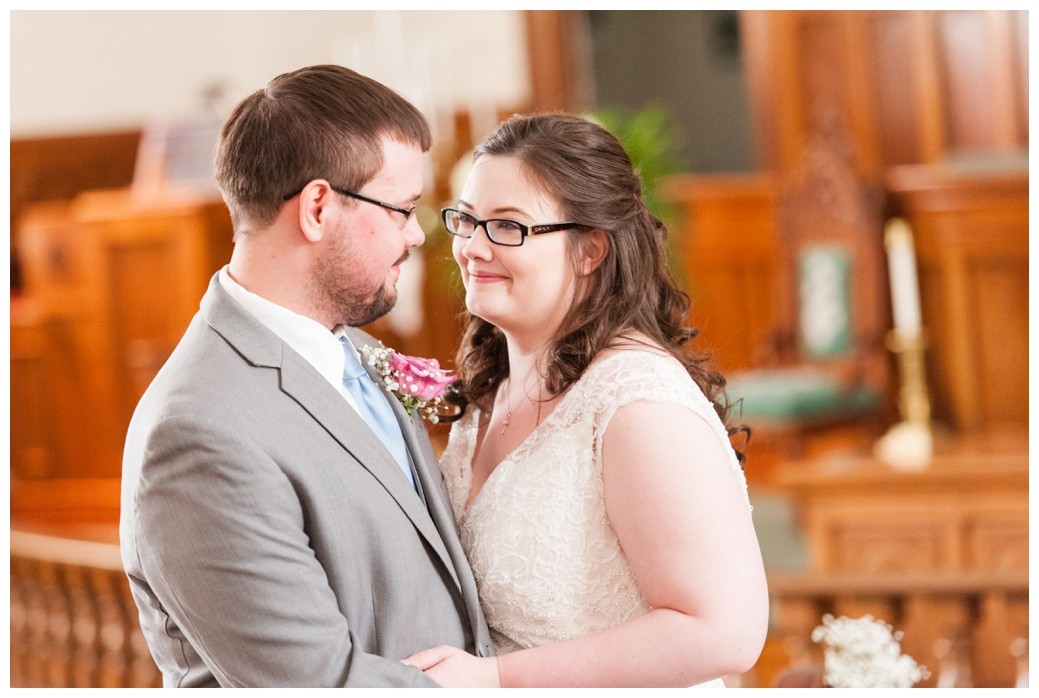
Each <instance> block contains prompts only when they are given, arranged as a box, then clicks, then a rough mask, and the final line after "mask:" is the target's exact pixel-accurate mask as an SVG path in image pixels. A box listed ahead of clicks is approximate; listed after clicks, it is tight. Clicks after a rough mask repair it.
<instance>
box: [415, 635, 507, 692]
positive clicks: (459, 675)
mask: <svg viewBox="0 0 1039 698" xmlns="http://www.w3.org/2000/svg"><path fill="white" fill-rule="evenodd" d="M403 661H404V663H405V664H411V665H413V666H416V667H418V668H419V669H421V670H422V671H424V672H426V674H427V675H429V678H431V679H433V680H434V681H436V682H437V683H438V684H440V685H441V686H446V687H448V688H500V687H501V682H500V680H499V678H498V660H496V659H495V658H494V657H474V656H473V655H471V654H469V653H467V652H465V651H463V650H460V649H458V648H457V647H450V646H448V645H441V646H439V647H434V648H432V649H428V650H423V651H421V652H416V653H415V654H413V655H411V656H410V657H408V658H407V659H404V660H403Z"/></svg>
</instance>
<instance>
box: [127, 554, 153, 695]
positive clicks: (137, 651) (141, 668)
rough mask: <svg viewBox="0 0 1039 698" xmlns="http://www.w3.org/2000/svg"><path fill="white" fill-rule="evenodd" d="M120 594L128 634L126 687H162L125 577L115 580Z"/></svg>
mask: <svg viewBox="0 0 1039 698" xmlns="http://www.w3.org/2000/svg"><path fill="white" fill-rule="evenodd" d="M117 584H118V587H119V589H120V590H121V592H122V601H123V611H124V613H125V614H126V616H125V617H126V628H127V632H128V633H129V638H128V640H127V652H128V660H127V661H128V664H129V674H128V683H127V686H129V687H132V688H158V687H161V686H162V673H161V672H160V671H159V667H157V666H156V665H155V660H154V659H152V655H151V650H150V649H148V641H147V640H145V639H144V633H143V632H141V623H140V616H139V614H138V611H137V604H136V603H134V600H133V594H132V593H131V592H130V583H129V581H128V580H127V579H126V576H125V575H123V574H121V573H120V575H119V580H117Z"/></svg>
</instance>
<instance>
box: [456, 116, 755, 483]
mask: <svg viewBox="0 0 1039 698" xmlns="http://www.w3.org/2000/svg"><path fill="white" fill-rule="evenodd" d="M484 156H510V157H514V158H517V159H518V160H519V161H520V162H521V163H522V164H523V167H524V169H525V171H526V173H527V175H528V176H529V177H530V178H531V179H532V181H534V182H535V183H537V184H538V185H539V186H540V187H541V188H542V189H543V190H544V191H545V192H546V193H548V194H549V195H551V196H553V197H554V198H555V199H556V201H557V202H558V203H559V204H560V205H561V206H562V209H563V212H564V214H565V219H566V220H570V221H576V222H578V223H580V224H581V228H580V229H578V230H577V231H568V232H564V233H563V234H564V235H566V236H567V252H568V256H569V258H570V262H571V265H572V266H573V267H574V270H575V274H574V278H575V279H576V280H577V288H576V289H575V294H574V298H575V302H574V304H573V306H572V307H571V308H570V310H569V312H568V313H567V314H566V316H565V317H564V319H563V321H562V323H561V325H560V327H559V329H558V330H557V331H556V333H555V336H554V337H552V339H551V340H550V343H549V346H548V347H547V349H546V353H545V356H544V357H543V359H544V360H543V362H542V371H544V374H543V378H544V380H545V385H546V387H547V389H548V390H549V391H550V393H551V394H553V395H559V394H560V393H562V392H564V391H565V390H567V389H568V388H569V387H570V386H571V385H573V384H574V382H576V381H577V380H578V379H579V378H580V377H581V375H582V374H583V373H584V371H585V370H586V369H587V368H588V366H589V364H591V362H592V360H593V359H594V358H595V357H596V355H598V354H599V352H601V351H602V350H603V349H606V348H608V347H611V346H614V345H616V344H619V343H620V342H621V341H630V340H631V339H633V337H632V336H631V335H633V334H641V335H644V336H645V337H647V338H648V339H649V340H650V343H651V344H655V345H658V346H659V347H661V348H663V349H664V350H665V351H667V352H668V353H670V354H671V355H672V356H674V357H675V358H676V359H678V361H680V362H681V363H682V365H683V366H684V367H685V369H686V370H687V371H688V372H689V375H690V376H691V377H692V379H693V380H694V381H695V382H696V384H697V385H698V386H699V387H700V389H701V390H702V391H703V393H704V395H706V396H707V398H708V399H709V400H710V401H711V403H712V404H713V405H714V409H715V411H716V412H717V413H718V416H719V417H720V418H721V419H722V422H723V423H724V424H725V426H726V429H727V430H728V433H729V435H730V436H733V435H734V434H736V433H742V434H744V436H745V438H747V437H749V433H750V432H749V429H748V428H747V427H745V426H742V425H741V426H735V427H734V426H732V425H731V424H730V423H729V411H730V408H729V405H728V403H727V401H726V398H725V394H724V387H725V379H724V377H723V376H722V374H721V373H720V372H718V371H717V370H715V369H714V368H712V367H711V366H710V356H709V355H708V354H707V353H705V352H703V351H698V350H694V349H692V348H691V347H690V346H689V343H690V340H692V339H693V338H694V337H696V336H697V334H698V333H699V331H698V330H697V329H695V328H692V327H687V326H686V325H685V322H686V319H687V317H688V315H689V310H690V301H689V296H688V295H687V294H686V293H684V292H683V291H682V290H681V289H680V288H678V286H677V284H676V283H675V280H674V277H673V276H672V275H671V272H670V270H669V269H668V266H667V262H666V257H665V243H666V240H667V229H666V227H665V226H664V224H663V223H661V221H660V220H659V219H657V218H656V217H655V216H653V215H652V214H651V213H650V211H649V209H648V208H646V204H645V200H644V198H643V192H642V182H641V180H640V178H639V176H638V174H637V173H636V171H635V169H634V167H633V166H632V162H631V159H630V158H629V157H628V154H627V152H626V151H625V150H624V148H623V146H621V144H620V142H618V141H617V139H616V138H615V137H614V136H613V135H612V134H611V133H610V132H609V131H607V130H606V129H604V128H602V127H601V126H599V125H598V124H595V123H593V122H591V121H589V120H587V119H584V118H581V117H577V116H573V115H568V114H539V115H533V116H519V115H517V116H513V117H511V118H510V119H508V120H507V121H505V122H504V123H503V124H502V125H501V126H500V127H499V128H498V130H497V131H495V132H494V133H493V134H491V135H490V136H489V137H488V138H487V140H485V141H484V142H483V143H482V144H481V145H479V146H478V147H477V148H476V150H475V155H474V161H475V160H477V159H479V158H481V157H484ZM594 229H598V230H601V231H603V233H605V237H606V240H607V244H606V252H605V256H604V257H603V259H602V262H601V263H600V264H599V266H598V267H597V268H596V269H595V270H594V271H593V272H592V273H591V274H587V275H580V274H578V273H576V272H577V269H578V263H579V260H580V259H581V258H582V255H581V251H582V246H583V245H584V244H586V243H587V240H588V236H587V234H586V233H587V231H588V230H594ZM582 231H584V232H582ZM455 364H456V370H457V376H458V380H457V381H456V382H455V383H454V384H453V385H452V386H451V387H450V388H449V390H448V391H447V392H446V394H445V398H446V399H447V401H448V402H449V403H452V404H454V405H456V406H457V407H459V408H460V411H459V413H458V414H456V415H454V416H453V417H452V418H449V419H448V420H445V421H453V420H455V419H458V417H460V416H461V414H463V413H464V412H465V409H466V406H467V405H468V404H469V403H478V402H480V401H481V400H482V399H484V398H486V397H487V396H489V395H493V393H494V391H495V390H497V388H498V386H499V384H500V383H501V382H502V381H503V380H505V378H507V377H508V374H509V359H508V352H507V348H506V342H505V336H504V335H503V334H502V332H501V331H500V330H499V329H498V328H497V327H495V326H494V325H492V324H491V323H489V322H487V321H486V320H483V319H482V318H479V317H476V316H475V315H472V314H471V313H468V312H466V313H465V330H464V333H463V336H462V342H461V344H460V346H459V349H458V352H457V354H456V357H455ZM737 455H738V456H739V460H740V463H741V464H742V463H743V462H744V460H745V457H744V454H743V453H742V451H741V450H739V449H737Z"/></svg>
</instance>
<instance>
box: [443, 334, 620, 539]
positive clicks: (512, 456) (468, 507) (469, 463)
mask: <svg viewBox="0 0 1039 698" xmlns="http://www.w3.org/2000/svg"><path fill="white" fill-rule="evenodd" d="M621 355H623V352H616V353H611V354H609V355H607V356H605V357H602V358H601V359H597V360H596V361H593V362H592V363H591V364H590V365H589V366H588V368H587V369H586V370H585V372H584V374H582V375H581V377H580V378H578V379H577V381H576V382H575V383H574V384H573V385H571V386H570V388H569V389H568V390H567V391H566V392H565V393H564V394H563V396H562V397H561V398H559V402H557V403H556V404H555V407H553V408H552V411H551V412H549V413H548V415H547V416H546V417H545V419H544V420H543V421H542V422H541V423H540V424H538V425H537V426H535V427H534V429H533V431H531V432H530V433H529V434H527V436H526V438H524V439H523V440H522V441H520V442H519V444H517V445H516V448H514V449H512V450H511V451H509V452H508V453H506V454H505V456H504V457H503V458H502V459H501V460H500V461H498V463H497V464H496V465H495V466H494V468H492V469H491V472H490V474H489V475H488V476H487V479H486V480H484V481H483V485H482V486H481V487H480V490H479V491H478V492H477V493H476V494H475V495H474V494H473V456H474V455H475V454H476V444H477V443H478V442H479V438H480V418H481V417H483V409H482V408H479V407H476V408H475V409H476V410H478V411H477V412H475V413H474V414H473V419H474V421H475V424H474V425H473V429H475V430H476V435H475V436H474V437H473V439H472V441H471V442H470V443H469V444H468V448H467V451H466V454H465V465H466V467H465V473H466V475H467V478H466V480H467V482H466V483H465V490H466V500H465V504H464V506H463V507H462V517H463V518H464V517H467V516H468V515H469V512H470V511H472V508H473V506H475V505H476V503H477V502H478V501H479V500H480V497H481V495H483V493H484V490H486V489H487V486H488V485H490V484H491V483H492V481H493V480H495V479H496V476H497V479H499V480H500V479H501V477H503V476H498V473H499V471H501V470H502V466H506V465H509V464H511V463H513V462H515V461H516V460H518V456H520V455H522V453H524V452H525V451H527V450H529V444H530V443H531V441H532V440H533V438H534V437H535V436H536V435H537V434H538V433H539V432H542V431H545V430H546V429H547V428H548V426H549V425H550V424H552V422H553V421H554V420H555V419H556V415H558V414H559V413H560V411H561V410H562V408H563V407H564V405H566V404H567V403H568V401H569V400H570V399H571V396H572V395H574V394H576V393H578V392H580V391H579V390H578V387H579V386H580V385H581V384H582V383H584V382H585V381H586V380H587V379H588V378H589V377H591V375H592V374H593V372H595V371H598V370H602V366H603V365H605V364H608V363H609V362H610V361H611V360H612V359H613V358H614V357H617V356H621Z"/></svg>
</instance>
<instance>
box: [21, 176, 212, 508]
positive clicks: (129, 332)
mask: <svg viewBox="0 0 1039 698" xmlns="http://www.w3.org/2000/svg"><path fill="white" fill-rule="evenodd" d="M16 242H17V244H18V249H19V253H20V257H21V260H22V264H23V271H24V282H25V283H24V288H23V290H22V291H21V292H20V293H18V294H16V295H14V296H12V301H11V311H12V336H11V343H12V347H11V373H12V380H11V389H12V395H11V399H12V412H13V413H14V415H13V417H12V423H13V424H15V423H17V424H18V425H19V428H18V430H17V437H16V438H15V439H14V440H13V442H12V474H11V477H12V495H13V496H14V495H15V493H16V492H17V483H18V481H20V480H23V479H25V480H39V479H48V478H49V479H54V478H58V479H61V478H84V477H85V478H94V477H118V476H119V472H120V465H121V457H122V446H123V440H124V438H125V435H126V427H127V425H128V424H129V420H130V416H131V414H132V412H133V409H134V407H135V406H136V403H137V400H138V399H139V398H140V396H141V394H142V393H143V391H144V389H145V387H146V386H147V385H148V383H149V382H150V380H151V378H152V377H153V376H154V375H155V373H156V372H157V371H158V369H159V367H160V366H161V365H162V363H163V362H164V361H165V360H166V358H167V356H168V355H169V353H170V351H172V349H173V347H174V346H175V345H176V342H177V341H178V340H179V338H180V336H181V334H182V333H183V332H184V330H185V329H186V328H187V325H188V322H189V321H190V319H191V317H192V315H194V313H195V312H196V311H197V310H198V304H199V300H200V299H201V297H202V294H203V293H204V292H205V289H206V287H207V285H208V283H209V279H210V277H211V275H212V274H213V273H214V272H215V271H216V270H217V269H218V268H219V267H220V266H222V265H223V264H224V263H226V261H227V260H228V259H229V257H230V251H231V244H232V241H231V223H230V217H229V215H228V213H227V209H226V207H225V206H224V204H223V202H222V201H220V200H219V199H213V198H212V197H206V198H199V197H197V196H194V195H190V194H178V193H177V192H176V191H168V192H165V193H164V194H163V196H162V197H159V198H149V199H146V200H140V199H137V198H135V197H134V196H133V195H132V194H131V192H130V191H129V190H111V191H97V192H88V193H85V194H81V195H80V196H78V197H76V198H75V199H73V200H72V201H71V202H67V203H53V204H42V205H36V206H33V207H30V208H28V209H26V211H25V213H24V215H23V216H22V219H21V227H20V229H19V231H18V235H17V238H16ZM17 507H18V501H17V499H13V500H12V509H14V510H16V509H17Z"/></svg>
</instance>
